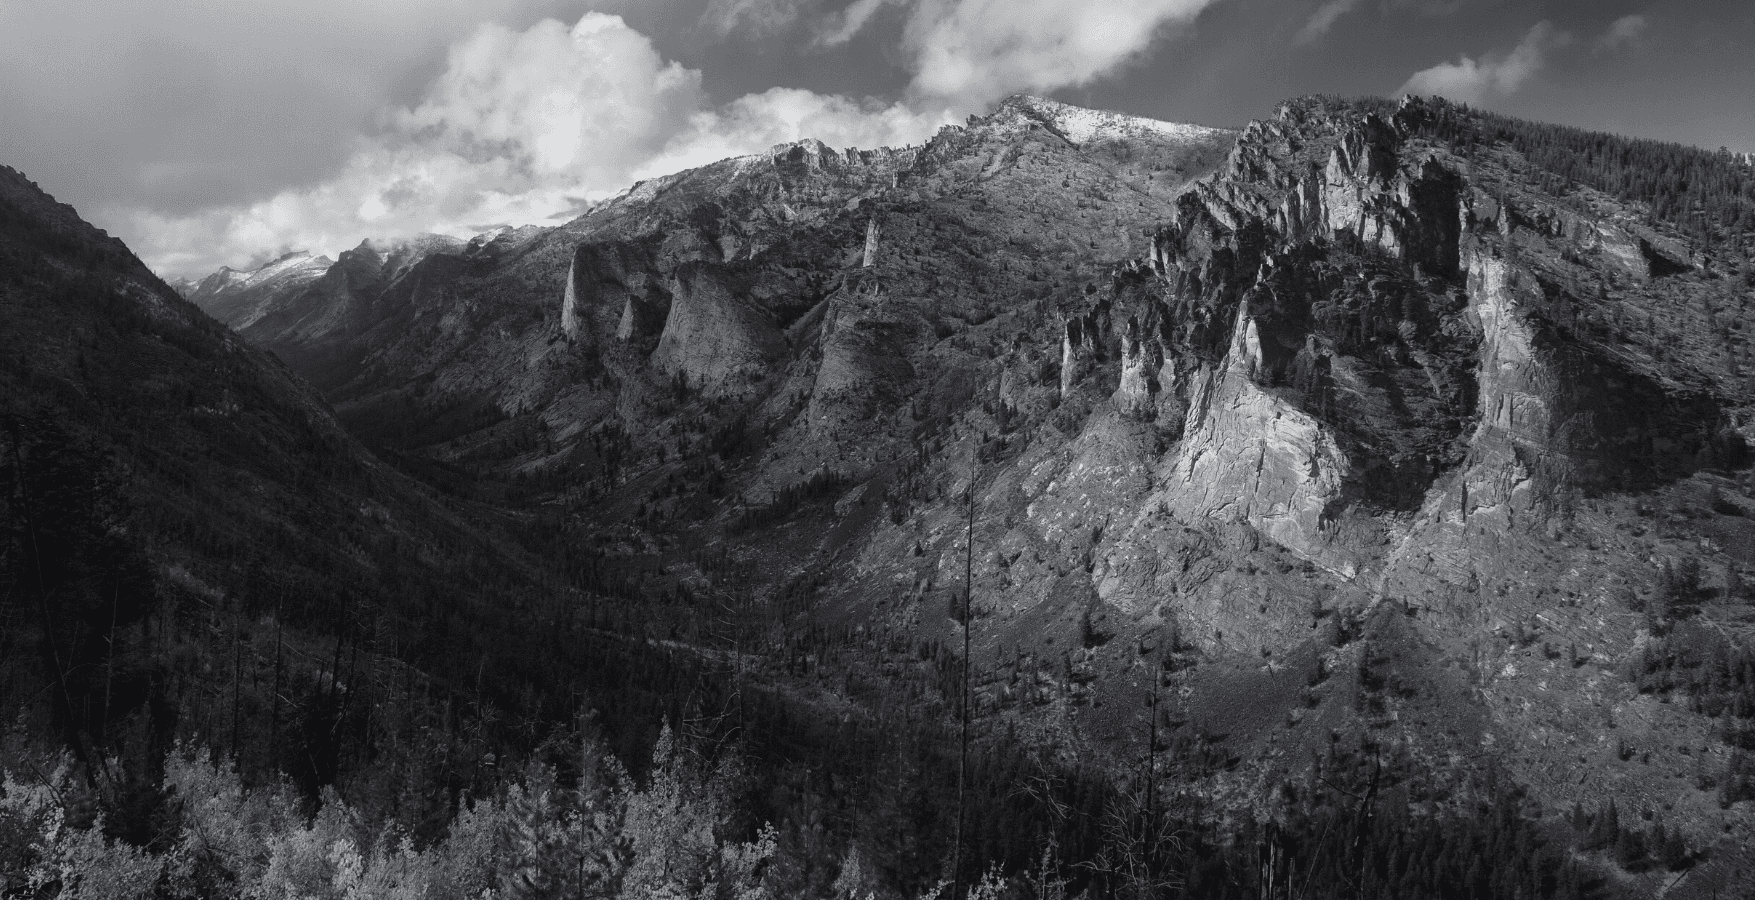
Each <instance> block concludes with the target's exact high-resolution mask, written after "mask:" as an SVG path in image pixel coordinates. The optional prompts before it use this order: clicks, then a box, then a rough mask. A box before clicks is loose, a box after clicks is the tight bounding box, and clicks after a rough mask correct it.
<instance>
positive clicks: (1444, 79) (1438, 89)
mask: <svg viewBox="0 0 1755 900" xmlns="http://www.w3.org/2000/svg"><path fill="white" fill-rule="evenodd" d="M1571 40H1572V37H1571V35H1569V34H1567V33H1566V32H1564V31H1559V30H1557V29H1555V28H1554V26H1553V25H1552V24H1551V23H1549V22H1547V21H1542V22H1538V23H1536V25H1535V27H1534V28H1531V29H1530V30H1529V33H1528V34H1526V35H1524V37H1523V40H1521V41H1519V42H1518V44H1517V47H1515V48H1514V49H1513V50H1512V51H1511V52H1510V53H1507V54H1504V55H1499V54H1495V53H1488V54H1485V55H1483V56H1481V57H1480V58H1479V59H1474V58H1471V57H1467V56H1464V57H1462V58H1461V59H1459V60H1457V61H1456V62H1454V63H1439V64H1438V65H1436V66H1433V67H1431V68H1430V69H1422V70H1420V71H1418V72H1415V73H1414V74H1413V76H1411V77H1410V78H1408V80H1407V82H1406V83H1404V84H1403V85H1402V86H1401V88H1400V89H1398V90H1397V91H1396V93H1397V94H1398V95H1401V94H1436V95H1438V96H1441V97H1447V98H1449V99H1451V100H1456V101H1459V102H1462V103H1479V102H1481V101H1482V100H1485V99H1487V98H1488V97H1494V96H1501V97H1502V96H1506V95H1509V94H1513V93H1516V92H1517V90H1518V89H1519V88H1521V87H1523V86H1524V84H1525V83H1526V82H1528V81H1529V80H1530V79H1531V78H1533V77H1534V76H1535V74H1536V73H1537V72H1539V71H1541V69H1542V66H1543V65H1544V64H1545V63H1546V59H1547V53H1548V51H1549V50H1551V49H1553V48H1555V47H1561V46H1565V45H1566V44H1568V43H1570V42H1571Z"/></svg>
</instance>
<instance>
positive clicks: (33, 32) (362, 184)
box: [0, 0, 1755, 278]
mask: <svg viewBox="0 0 1755 900" xmlns="http://www.w3.org/2000/svg"><path fill="white" fill-rule="evenodd" d="M1750 47H1755V3H1748V2H1739V0H1665V2H1657V0H1644V2H1634V0H1573V2H1541V0H1535V2H1518V0H279V2H275V3H260V2H254V0H181V2H178V3H174V4H144V3H139V2H137V0H64V2H61V3H57V4H46V3H41V2H37V0H0V164H4V165H9V166H12V167H13V168H16V169H19V170H20V171H22V172H24V173H25V174H26V175H27V176H29V177H31V178H32V179H33V180H35V181H37V182H38V184H40V185H42V187H43V188H44V189H45V190H47V191H49V192H50V193H51V194H54V195H55V197H56V198H57V199H59V200H62V201H63V202H67V203H71V204H73V205H74V206H75V207H76V208H78V209H79V211H80V212H81V214H82V215H84V216H85V217H86V218H87V219H88V220H90V221H92V222H94V223H95V224H97V225H98V226H99V227H102V228H105V229H106V230H108V231H109V232H110V233H112V234H115V235H117V236H119V237H121V238H122V239H123V240H125V241H127V242H128V244H129V246H131V247H133V248H134V250H135V251H136V253H138V254H139V255H140V256H141V258H142V259H144V260H145V261H146V262H147V264H148V265H150V266H152V267H153V268H154V269H155V270H157V271H158V272H159V273H160V274H162V275H165V276H166V277H195V278H198V277H200V276H202V275H205V274H207V273H209V272H211V271H213V270H215V269H217V268H218V267H219V266H221V265H229V266H232V267H234V268H252V267H254V266H256V265H260V264H261V263H263V262H266V261H268V260H270V259H273V258H275V257H277V256H280V255H281V254H283V253H285V252H288V251H291V250H309V251H312V252H316V253H325V254H328V255H330V256H333V255H334V254H336V253H338V252H339V251H341V250H344V249H346V248H348V247H352V246H355V245H357V244H358V243H359V242H360V241H361V240H362V239H365V238H374V239H394V238H397V237H402V236H407V235H412V234H416V233H420V232H423V231H437V232H442V233H448V234H453V235H458V236H466V235H469V234H473V233H477V232H480V231H483V230H486V229H488V228H490V227H493V226H496V225H501V224H513V225H521V224H530V223H559V222H562V221H566V220H567V219H570V218H572V217H573V216H575V215H577V214H578V213H579V212H581V211H582V210H584V209H585V208H587V207H588V205H589V204H591V203H593V202H595V201H598V200H601V199H603V198H605V197H609V196H613V195H614V194H615V193H617V192H619V191H620V190H623V189H625V188H626V187H628V186H630V185H631V184H632V183H634V182H635V181H636V180H638V179H642V178H648V177H653V176H656V175H662V174H667V173H670V172H675V171H680V170H682V169H685V168H689V167H692V166H696V165H701V164H704V163H707V162H711V161H713V160H717V159H722V158H725V157H727V156H734V155H740V154H746V153H756V152H761V151H763V150H766V149H767V148H769V147H771V146H772V145H774V144H777V143H781V142H784V141H790V140H798V139H801V138H806V137H814V138H817V139H820V140H823V141H824V142H826V143H828V144H829V145H831V146H834V147H838V148H840V147H849V146H855V147H874V146H884V145H888V146H904V145H908V144H916V143H919V142H921V141H923V140H925V139H926V138H928V137H930V136H931V134H932V133H933V132H934V131H936V130H937V129H938V128H940V127H942V126H943V125H945V124H947V123H953V122H961V121H963V120H964V119H965V118H966V117H967V116H969V115H972V114H980V113H983V112H986V111H988V110H990V109H991V108H992V107H993V106H994V104H995V103H997V102H998V101H1000V100H1002V99H1003V98H1005V97H1007V96H1009V95H1011V94H1014V93H1020V92H1023V93H1032V94H1038V95H1043V96H1049V97H1053V98H1055V99H1058V100H1062V101H1064V102H1068V103H1074V104H1079V105H1084V106H1092V107H1098V108H1102V109H1111V110H1116V111H1120V112H1125V113H1131V114H1134V115H1142V116H1150V117H1153V118H1159V119H1166V120H1169V121H1176V122H1190V123H1196V124H1203V125H1219V126H1241V125H1243V124H1246V123H1247V122H1248V121H1250V120H1251V119H1255V118H1262V117H1266V116H1270V115H1272V113H1273V110H1274V107H1275V105H1276V104H1277V103H1278V102H1279V101H1280V100H1282V99H1285V98H1288V97H1294V96H1299V95H1303V94H1313V93H1325V94H1340V95H1346V96H1359V95H1367V94H1369V95H1379V96H1397V95H1399V94H1403V93H1417V94H1441V95H1444V96H1447V97H1451V98H1453V99H1456V100H1461V101H1465V102H1468V103H1470V104H1473V105H1477V106H1481V107H1485V108H1488V109H1493V110H1497V111H1500V112H1504V113H1508V114H1511V115H1516V116H1522V117H1526V118H1532V119H1540V120H1545V121H1552V122H1560V123H1564V124H1570V125H1577V126H1581V127H1585V128H1591V129H1598V130H1605V131H1614V132H1619V133H1623V134H1630V135H1636V136H1641V137H1651V138H1658V139H1662V140H1670V141H1678V142H1682V143H1689V144H1695V145H1698V146H1703V147H1707V148H1711V149H1716V148H1718V147H1721V146H1723V147H1729V148H1731V149H1733V150H1737V151H1739V152H1755V101H1752V100H1751V97H1755V53H1752V52H1750V51H1749V49H1748V48H1750Z"/></svg>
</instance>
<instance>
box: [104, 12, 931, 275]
mask: <svg viewBox="0 0 1755 900" xmlns="http://www.w3.org/2000/svg"><path fill="white" fill-rule="evenodd" d="M947 115H948V113H947V112H945V111H943V110H940V111H939V112H937V113H936V114H922V113H916V112H914V111H913V110H912V109H911V108H910V107H906V106H902V105H899V104H889V105H885V104H881V103H878V102H875V101H869V100H867V101H857V100H852V99H848V98H844V97H835V96H824V95H819V94H814V93H811V92H809V91H802V90H787V89H774V90H769V91H766V92H763V93H759V94H751V95H748V96H745V97H742V98H739V99H737V100H734V101H732V102H731V103H728V104H725V105H722V106H718V107H714V106H712V105H710V104H709V102H708V100H707V96H706V93H705V91H704V90H703V89H702V85H701V73H700V72H699V71H697V70H694V69H689V68H686V67H684V66H681V65H679V64H677V63H675V62H670V61H666V60H665V59H664V58H663V57H662V56H661V55H660V54H659V53H658V51H657V50H656V49H655V48H654V47H653V45H652V43H651V41H649V40H648V39H647V38H646V37H645V36H644V35H642V34H640V33H639V32H637V31H635V30H633V29H632V28H629V27H628V26H627V25H626V24H625V23H624V22H623V20H622V19H620V18H619V17H616V16H610V15H604V14H601V13H586V14H585V15H584V16H583V17H582V18H580V19H579V21H578V23H577V24H575V25H574V26H572V27H571V28H568V27H567V26H565V25H563V24H561V23H560V22H557V21H554V20H552V19H551V20H544V21H541V22H538V23H536V24H534V25H532V26H531V27H529V28H528V29H525V30H523V31H516V30H513V29H510V28H507V27H504V26H500V25H494V24H487V25H482V26H480V27H479V28H478V29H477V30H476V31H475V33H474V34H472V35H470V36H469V37H468V38H466V39H464V40H462V41H459V42H458V43H457V44H455V45H454V46H453V47H452V48H451V49H450V51H449V53H448V55H447V57H446V62H445V67H444V69H443V71H442V72H440V73H439V75H438V76H437V77H436V78H434V79H433V80H432V81H431V82H430V83H429V84H428V85H427V87H426V89H425V91H424V92H423V93H422V94H421V95H420V97H419V98H418V100H417V101H416V102H414V103H411V104H409V105H406V106H390V107H387V108H385V109H383V110H381V111H380V112H379V113H378V114H377V116H376V120H377V124H378V128H377V129H376V130H375V131H374V132H373V133H372V134H371V135H369V136H364V137H359V138H357V139H356V140H355V142H354V144H353V147H352V149H351V152H350V153H349V154H348V155H347V157H346V159H345V161H344V162H343V163H342V164H341V165H340V166H338V167H337V169H336V170H335V171H334V172H333V173H332V174H331V175H330V176H329V177H327V178H323V179H321V180H319V181H318V182H316V183H314V184H310V185H305V186H301V187H295V188H289V189H285V190H281V191H279V192H277V193H276V194H274V195H273V196H272V197H269V198H266V199H263V200H258V201H254V202H246V203H239V204H225V205H218V206H215V207H211V208H208V209H204V210H200V211H197V212H194V213H186V214H179V213H167V212H165V211H162V210H157V209H154V208H151V207H146V206H134V207H130V208H125V209H119V210H114V211H113V212H112V214H111V218H114V219H117V220H120V221H123V222H125V223H126V226H127V227H126V229H125V230H126V232H127V233H128V235H129V240H130V242H131V244H132V245H133V246H134V247H135V249H136V250H137V251H138V252H140V254H141V256H142V258H144V259H145V260H146V261H147V262H148V264H150V265H152V266H153V267H154V268H155V269H157V270H159V271H160V272H162V273H165V274H168V275H197V274H203V273H205V272H207V271H211V270H212V269H214V268H217V267H218V266H219V265H221V264H231V265H237V264H239V262H240V261H242V260H247V259H252V258H257V257H259V256H260V255H261V254H262V253H263V252H265V251H267V252H279V251H283V250H288V249H304V250H311V251H314V252H324V253H328V254H330V255H333V254H334V253H335V252H338V251H339V250H342V249H345V248H347V247H350V246H352V245H354V244H357V243H358V242H359V240H360V239H361V238H362V237H365V236H368V235H370V236H373V237H396V236H403V235H410V234H415V233H419V232H423V231H440V232H445V233H451V234H456V235H460V236H461V235H465V234H468V233H470V232H472V231H475V230H479V229H480V227H482V226H483V225H484V224H488V223H509V224H528V223H552V222H558V221H564V220H565V219H566V218H570V217H571V216H572V215H574V214H576V212H577V210H578V208H579V206H580V205H581V203H582V202H584V201H587V200H591V199H596V198H602V197H605V196H608V195H610V194H613V193H614V192H616V191H618V190H620V189H622V188H625V187H626V186H627V185H628V184H629V183H631V182H632V181H633V180H635V179H637V178H644V177H651V176H655V175H660V174H666V173H668V172H672V171H677V170H680V169H683V168H688V167H691V166H696V165H701V164H704V163H707V162H711V161H714V160H717V159H722V158H725V157H727V156H734V155H740V154H746V153H752V152H759V151H762V150H765V149H767V148H768V147H770V146H772V145H773V144H776V143H780V142H782V141H788V140H797V139H799V138H801V137H807V136H816V137H819V138H821V139H824V140H826V141H829V142H830V143H832V144H834V145H836V146H866V147H870V146H877V145H882V144H890V145H902V144H907V143H918V142H919V141H921V140H923V139H924V138H925V137H927V136H929V135H930V134H931V133H932V131H934V130H935V129H936V128H937V127H938V126H940V125H941V124H943V123H944V122H945V121H947Z"/></svg>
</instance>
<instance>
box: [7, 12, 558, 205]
mask: <svg viewBox="0 0 1755 900" xmlns="http://www.w3.org/2000/svg"><path fill="white" fill-rule="evenodd" d="M564 2H566V0H296V2H282V3H272V4H264V3H239V2H237V0H179V2H176V3H140V2H138V0H75V2H70V3H53V4H50V3H32V2H23V0H0V123H5V124H4V126H3V127H0V152H3V153H4V155H5V161H6V163H7V164H9V165H13V166H17V167H19V168H21V169H22V170H24V171H25V172H27V173H29V174H30V175H31V176H32V177H33V178H36V179H38V180H39V181H41V182H42V183H43V184H44V185H46V186H49V187H50V188H51V189H52V190H54V191H56V193H57V194H58V195H59V196H60V197H61V199H64V200H66V201H68V202H71V203H74V204H75V205H77V206H79V207H80V208H81V209H87V210H90V209H94V208H95V207H96V206H97V205H98V203H100V202H108V203H136V204H142V205H150V206H152V207H153V208H156V209H164V210H179V211H185V212H187V211H192V210H196V209H201V208H205V207H208V206H211V205H213V204H216V203H236V202H240V201H244V200H254V199H261V198H263V197H264V196H266V195H267V194H270V193H272V192H273V191H274V190H276V189H278V187H279V186H282V185H287V184H299V183H307V184H308V183H312V182H314V181H315V180H317V179H320V178H322V177H324V176H325V175H327V174H328V173H329V172H331V171H333V170H334V169H335V167H336V166H338V165H340V164H341V163H342V162H343V161H344V160H345V159H346V158H347V156H348V155H349V154H350V153H351V152H352V147H351V143H350V142H351V140H352V139H353V138H354V136H356V135H357V134H358V133H359V132H360V130H361V128H362V126H364V125H366V124H368V123H369V122H370V121H371V119H372V116H373V115H374V113H375V111H377V110H379V109H382V108H383V107H385V106H386V105H392V104H396V103H406V102H407V101H408V100H409V99H410V98H411V97H412V96H413V95H414V94H415V93H416V92H418V89H419V88H420V86H421V85H422V83H423V82H424V81H425V80H426V79H427V78H430V77H431V67H432V65H433V63H434V61H436V60H438V59H442V58H443V56H444V52H445V49H446V48H447V47H448V46H450V45H451V44H452V43H454V42H455V41H457V40H459V39H461V38H463V37H465V36H467V35H468V34H470V33H471V32H472V31H474V29H475V28H476V26H477V25H479V24H480V23H481V22H482V21H484V20H495V21H505V22H509V23H512V24H514V25H517V26H518V27H523V26H524V25H527V24H529V23H530V22H534V21H536V20H538V19H541V18H543V17H544V16H545V15H549V14H552V12H553V11H554V8H556V7H558V6H560V5H561V4H562V3H564Z"/></svg>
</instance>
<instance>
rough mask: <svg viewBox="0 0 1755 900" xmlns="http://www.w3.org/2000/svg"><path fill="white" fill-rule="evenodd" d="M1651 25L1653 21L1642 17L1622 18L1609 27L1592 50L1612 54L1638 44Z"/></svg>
mask: <svg viewBox="0 0 1755 900" xmlns="http://www.w3.org/2000/svg"><path fill="white" fill-rule="evenodd" d="M1650 25H1651V21H1650V20H1649V19H1647V18H1646V17H1645V16H1642V15H1631V16H1622V17H1621V18H1619V19H1616V20H1615V21H1614V22H1613V23H1611V24H1610V25H1609V30H1608V31H1605V32H1603V35H1602V37H1599V38H1597V39H1596V41H1595V42H1594V43H1593V44H1592V46H1591V50H1592V51H1593V52H1596V53H1610V52H1613V51H1616V50H1619V49H1621V48H1623V47H1628V46H1632V45H1633V44H1637V43H1639V39H1640V38H1641V37H1644V36H1645V30H1646V28H1648V27H1650Z"/></svg>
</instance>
